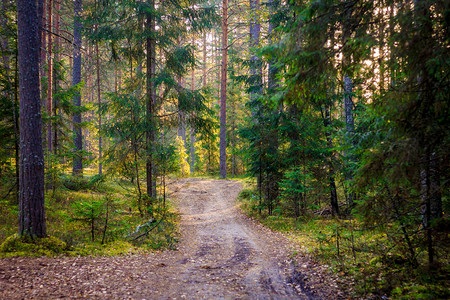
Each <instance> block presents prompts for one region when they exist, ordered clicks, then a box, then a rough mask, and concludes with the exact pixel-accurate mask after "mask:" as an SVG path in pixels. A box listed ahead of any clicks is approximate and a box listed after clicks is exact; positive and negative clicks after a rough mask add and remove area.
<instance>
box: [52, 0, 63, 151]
mask: <svg viewBox="0 0 450 300" xmlns="http://www.w3.org/2000/svg"><path fill="white" fill-rule="evenodd" d="M59 11H60V2H59V1H56V2H55V17H54V18H55V20H54V23H55V33H56V42H55V62H56V63H57V64H60V61H59V60H60V54H59V51H60V46H61V41H60V39H59V34H60V21H61V19H60V12H59ZM53 76H54V77H55V78H54V79H53V85H54V87H53V88H54V90H55V92H56V91H57V90H58V87H59V82H58V74H55V72H53ZM57 110H58V103H57V101H56V99H55V100H54V101H53V112H52V113H53V117H54V118H55V117H56V115H57ZM52 140H53V153H54V154H57V152H58V149H57V147H58V123H56V122H55V123H54V124H53V139H52Z"/></svg>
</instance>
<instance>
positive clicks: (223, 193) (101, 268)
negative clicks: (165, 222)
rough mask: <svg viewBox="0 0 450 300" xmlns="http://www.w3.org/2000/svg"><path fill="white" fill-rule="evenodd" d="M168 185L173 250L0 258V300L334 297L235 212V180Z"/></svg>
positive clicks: (276, 238)
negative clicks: (174, 227) (175, 217)
mask: <svg viewBox="0 0 450 300" xmlns="http://www.w3.org/2000/svg"><path fill="white" fill-rule="evenodd" d="M173 186H174V187H175V188H174V190H175V193H174V194H175V196H176V198H177V206H178V209H179V211H180V213H181V224H180V230H181V237H180V243H179V245H178V250H176V251H173V250H172V251H171V250H167V251H161V252H155V253H151V254H148V255H133V256H125V257H101V258H95V257H78V258H67V257H61V258H9V259H1V260H0V299H59V298H101V299H105V298H107V299H130V298H131V299H183V298H184V299H337V298H342V295H341V294H340V292H339V291H338V289H337V288H336V287H334V286H333V281H332V280H331V279H329V277H327V276H325V275H324V274H323V272H318V271H317V266H315V265H314V264H313V263H312V262H311V261H309V260H308V259H306V258H302V259H303V260H304V261H302V262H300V263H299V264H298V265H299V268H294V267H293V264H292V263H291V262H290V260H289V255H290V253H291V251H292V249H291V248H290V243H289V242H288V241H287V239H286V238H284V237H283V236H282V235H281V234H278V233H275V232H272V231H270V230H268V229H266V228H264V227H262V226H261V225H259V224H258V223H256V222H254V221H252V220H250V219H248V218H247V217H246V216H244V215H243V214H242V213H241V212H240V211H239V209H238V208H237V206H236V203H235V200H236V198H237V196H238V193H239V191H240V190H241V184H240V183H239V182H236V181H227V180H209V179H199V178H196V179H192V178H191V179H182V180H178V181H176V182H175V183H173ZM299 270H301V272H300V271H299Z"/></svg>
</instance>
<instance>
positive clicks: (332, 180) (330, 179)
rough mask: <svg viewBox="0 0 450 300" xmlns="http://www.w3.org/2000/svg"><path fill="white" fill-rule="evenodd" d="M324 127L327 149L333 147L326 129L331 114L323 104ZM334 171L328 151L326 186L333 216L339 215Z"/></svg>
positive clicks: (328, 107)
mask: <svg viewBox="0 0 450 300" xmlns="http://www.w3.org/2000/svg"><path fill="white" fill-rule="evenodd" d="M323 123H324V127H325V137H326V139H327V147H328V150H329V151H332V150H331V149H333V140H332V139H331V132H330V130H329V129H328V126H330V124H331V116H330V106H329V105H328V104H325V116H324V120H323ZM334 176H335V172H334V165H333V153H330V157H329V161H328V188H329V189H330V204H331V213H332V215H333V216H338V215H339V204H338V199H337V192H336V181H335V178H334Z"/></svg>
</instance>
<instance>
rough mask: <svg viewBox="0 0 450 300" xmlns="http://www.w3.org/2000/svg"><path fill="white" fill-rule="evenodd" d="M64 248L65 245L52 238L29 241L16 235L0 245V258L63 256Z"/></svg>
mask: <svg viewBox="0 0 450 300" xmlns="http://www.w3.org/2000/svg"><path fill="white" fill-rule="evenodd" d="M66 248H67V246H66V243H64V242H63V241H61V240H59V239H57V238H55V237H53V236H48V237H46V238H34V239H31V237H29V236H24V237H19V236H18V235H17V234H16V235H13V236H10V237H8V238H7V239H6V240H5V241H4V242H3V243H2V244H1V245H0V256H3V257H9V256H56V255H60V254H63V253H64V252H65V250H66Z"/></svg>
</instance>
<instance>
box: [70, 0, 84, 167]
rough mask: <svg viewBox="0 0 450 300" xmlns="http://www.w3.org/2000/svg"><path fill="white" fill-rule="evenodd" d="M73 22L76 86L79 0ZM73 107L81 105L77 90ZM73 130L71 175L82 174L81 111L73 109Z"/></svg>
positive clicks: (75, 80)
mask: <svg viewBox="0 0 450 300" xmlns="http://www.w3.org/2000/svg"><path fill="white" fill-rule="evenodd" d="M74 16H75V19H74V24H73V40H74V47H73V77H72V84H73V86H76V85H78V84H80V82H81V22H80V19H79V18H80V16H81V0H74ZM73 105H74V106H75V109H79V108H80V107H81V92H80V91H78V92H76V93H75V95H74V97H73ZM73 130H74V133H75V134H74V140H73V143H74V146H75V149H74V156H73V175H76V176H83V154H82V152H83V135H82V132H81V112H80V111H79V110H78V111H75V113H74V114H73Z"/></svg>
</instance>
